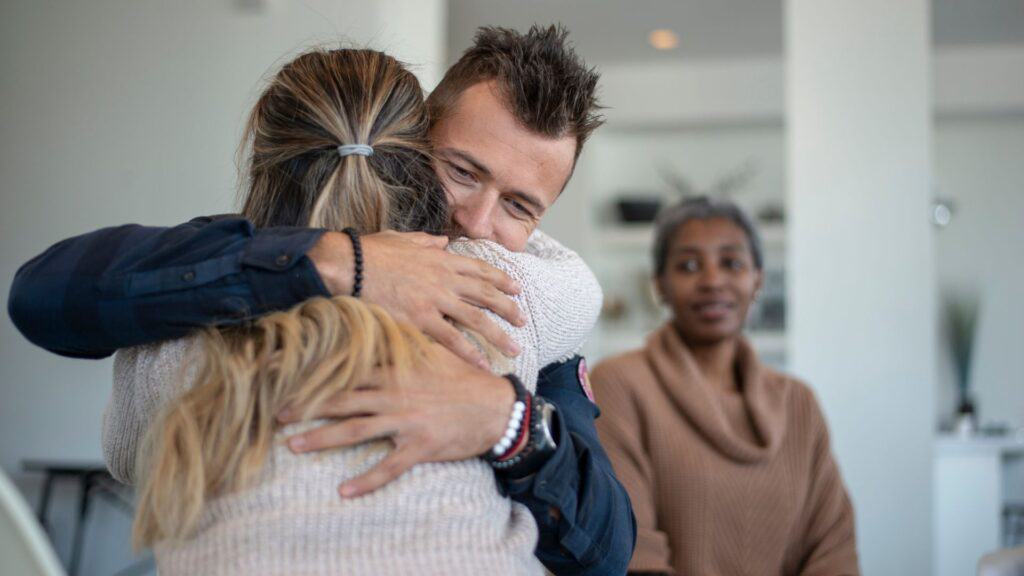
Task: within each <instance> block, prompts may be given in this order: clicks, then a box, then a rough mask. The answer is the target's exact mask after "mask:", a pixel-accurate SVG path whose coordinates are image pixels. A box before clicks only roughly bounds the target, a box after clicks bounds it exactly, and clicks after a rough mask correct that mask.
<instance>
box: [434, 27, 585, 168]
mask: <svg viewBox="0 0 1024 576" xmlns="http://www.w3.org/2000/svg"><path fill="white" fill-rule="evenodd" d="M568 36H569V31H568V30H566V29H565V27H564V26H562V25H551V26H547V27H543V26H538V25H534V26H532V27H531V28H530V29H529V31H527V32H526V33H525V34H524V33H520V32H517V31H516V30H511V29H509V28H498V27H491V26H485V27H481V28H479V29H478V30H477V33H476V37H475V38H474V41H473V46H472V47H470V48H469V49H468V50H466V51H465V52H464V53H463V54H462V57H461V58H459V61H458V62H456V63H455V65H453V66H452V67H451V68H449V69H448V72H447V73H446V74H445V75H444V78H443V79H442V80H441V82H440V83H439V84H438V85H437V88H436V89H435V90H434V92H433V93H431V95H430V97H429V98H428V99H427V105H428V106H429V108H430V115H431V120H432V121H433V122H437V121H438V120H440V119H443V118H444V117H445V116H446V115H447V114H448V113H449V112H450V111H451V109H452V107H453V106H454V105H455V103H456V102H457V101H458V99H459V96H461V95H462V93H463V92H464V91H465V90H466V89H467V88H469V87H470V86H473V85H476V84H478V83H480V82H487V81H492V80H493V81H495V82H496V83H497V85H498V86H499V87H500V89H501V91H502V95H503V96H504V97H505V104H506V106H507V107H508V109H509V111H510V112H511V113H512V114H513V115H514V116H515V117H516V119H517V120H518V121H519V122H520V123H521V124H522V125H523V126H525V127H526V128H527V129H529V130H532V131H533V132H536V133H538V134H542V135H544V136H548V137H551V138H561V137H564V136H575V137H576V157H577V158H578V157H579V154H580V151H581V150H582V149H583V143H584V142H586V140H587V138H588V137H589V136H590V134H591V133H593V131H594V130H595V129H596V128H597V127H598V126H600V125H601V124H603V123H604V118H603V117H602V116H601V115H600V110H601V108H602V107H601V105H600V104H599V103H598V101H597V81H598V78H599V75H598V73H597V72H596V71H595V70H594V69H593V68H588V67H587V66H586V64H585V63H584V62H583V60H582V59H581V58H580V57H579V56H578V55H577V54H576V51H575V50H574V49H573V47H572V45H571V44H570V43H569V41H568Z"/></svg>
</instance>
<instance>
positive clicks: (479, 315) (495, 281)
mask: <svg viewBox="0 0 1024 576" xmlns="http://www.w3.org/2000/svg"><path fill="white" fill-rule="evenodd" d="M361 241H362V246H363V262H364V271H363V289H362V298H363V299H364V300H365V301H367V302H370V303H372V304H377V305H379V306H381V307H382V308H384V309H385V310H387V311H388V312H390V313H391V315H392V316H394V317H395V319H397V320H399V321H404V322H409V323H410V324H412V325H414V326H416V327H417V328H419V329H420V330H422V331H423V332H424V333H425V334H427V335H428V336H430V337H431V338H433V339H434V340H436V341H437V342H439V343H440V344H442V345H443V346H445V347H446V348H448V349H449V350H451V351H452V352H454V353H455V354H457V355H458V356H459V357H461V358H463V359H465V360H466V361H467V362H471V363H473V364H476V365H478V366H481V367H485V366H486V360H485V358H484V356H483V354H482V353H481V352H480V351H479V350H477V348H476V347H475V346H473V344H471V343H470V342H469V340H467V339H466V338H465V336H463V335H462V334H461V333H460V332H459V330H458V329H457V328H456V327H455V326H453V325H452V323H451V322H450V321H449V319H450V320H454V321H455V322H457V323H458V324H459V325H460V326H461V327H463V328H467V329H469V330H472V331H473V332H476V333H478V334H480V335H481V336H483V337H484V339H486V340H487V341H488V342H490V343H491V344H492V345H494V346H495V347H497V348H498V349H499V350H501V351H503V352H504V353H505V354H506V355H509V356H515V355H517V354H518V353H519V350H518V349H517V347H516V345H515V343H514V342H513V341H512V339H511V338H509V336H508V335H507V334H505V332H504V331H502V330H501V328H499V327H498V325H497V324H495V323H494V322H493V321H492V320H491V319H490V318H488V317H487V315H486V314H485V313H484V311H483V309H488V310H491V311H493V312H494V313H495V314H497V315H498V316H500V317H502V318H504V319H505V320H507V321H508V322H510V323H512V324H514V325H517V326H521V325H523V322H524V319H523V318H522V315H521V313H520V311H519V309H518V307H517V306H516V305H515V303H514V302H513V301H512V299H511V298H509V295H513V294H517V293H518V292H519V287H518V286H517V285H516V283H515V282H514V281H513V280H512V279H511V278H510V277H509V276H508V275H506V274H505V273H504V272H502V271H501V270H498V269H497V268H494V267H493V266H490V265H489V264H487V263H485V262H481V261H479V260H474V259H472V258H466V257H464V256H458V255H455V254H450V253H448V252H445V250H444V249H445V247H447V245H448V239H447V238H445V237H443V236H431V235H429V234H424V233H422V232H391V231H389V232H380V233H377V234H369V235H366V236H363V237H362V238H361ZM309 257H310V259H312V260H313V263H314V265H315V266H316V268H317V271H318V272H319V273H320V276H321V278H322V279H323V281H324V284H325V286H326V287H327V289H328V290H329V291H330V292H331V294H334V295H344V294H350V293H351V292H352V281H353V280H352V279H353V275H354V264H353V261H354V260H353V252H352V244H351V241H350V240H349V238H348V236H346V235H345V234H343V233H339V232H328V233H326V234H324V236H323V237H322V238H321V239H320V241H319V242H317V244H316V245H314V246H313V249H312V250H310V251H309Z"/></svg>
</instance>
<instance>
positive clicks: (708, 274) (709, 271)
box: [700, 266, 725, 288]
mask: <svg viewBox="0 0 1024 576" xmlns="http://www.w3.org/2000/svg"><path fill="white" fill-rule="evenodd" d="M724 279H725V274H723V273H722V270H720V269H719V268H718V266H707V267H705V268H704V270H703V271H701V275H700V285H701V286H703V287H707V288H718V287H720V286H721V285H722V282H723V281H724Z"/></svg>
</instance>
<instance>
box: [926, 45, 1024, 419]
mask: <svg viewBox="0 0 1024 576" xmlns="http://www.w3.org/2000/svg"><path fill="white" fill-rule="evenodd" d="M1008 76H1013V75H1012V74H1008ZM1015 76H1016V77H1017V78H1024V64H1022V65H1021V67H1020V72H1019V73H1018V74H1016V75H1015ZM1022 159H1024V114H1010V115H1007V114H1002V115H995V116H991V117H972V116H965V117H962V118H946V119H942V120H940V121H939V122H938V123H937V126H936V132H935V172H936V185H937V187H938V190H939V192H940V193H941V194H942V195H943V196H944V197H947V198H949V199H951V200H952V201H953V202H954V203H955V214H954V217H953V221H952V223H951V224H950V225H949V226H948V227H947V228H945V229H943V230H941V231H940V232H938V234H937V235H936V242H937V255H938V263H937V269H938V275H939V286H940V290H941V292H942V293H943V294H955V295H960V296H961V297H964V296H966V297H976V298H979V299H980V305H981V310H980V318H979V324H978V327H977V329H978V334H977V343H976V345H975V346H976V348H975V350H976V355H975V358H974V362H973V369H972V372H971V375H970V380H971V388H972V392H973V394H975V400H976V402H977V407H978V409H979V414H980V416H981V419H982V422H1004V423H1007V424H1010V425H1011V426H1024V376H1022V375H1021V372H1020V353H1021V343H1022V342H1024V335H1022V334H1024V300H1022V299H1021V296H1022V295H1024V162H1022ZM942 358H943V362H942V366H941V368H942V370H940V373H939V376H940V377H939V386H938V397H937V398H938V402H937V410H938V415H939V417H948V416H949V415H950V414H951V413H952V411H953V409H954V403H955V398H954V390H955V380H954V373H953V368H952V362H951V361H950V357H949V355H948V354H943V356H942Z"/></svg>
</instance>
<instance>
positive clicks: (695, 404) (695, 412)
mask: <svg viewBox="0 0 1024 576" xmlns="http://www.w3.org/2000/svg"><path fill="white" fill-rule="evenodd" d="M644 353H645V355H646V357H647V360H648V362H650V364H651V367H652V369H653V371H654V374H655V376H656V377H657V378H658V381H659V384H660V385H661V386H662V388H664V389H665V391H666V392H667V393H668V395H669V397H671V398H672V399H673V401H674V402H675V404H676V405H677V407H678V408H679V411H680V412H681V413H682V414H683V415H684V416H685V417H686V419H687V420H688V421H689V422H690V423H691V424H692V425H693V427H694V429H696V430H697V431H698V432H699V433H700V434H701V435H702V436H704V438H706V439H707V441H708V442H709V443H710V444H711V445H712V446H713V447H714V448H715V449H716V450H718V451H719V452H720V453H721V454H722V455H723V456H726V457H727V458H730V459H732V460H736V461H739V462H759V461H763V460H766V459H768V458H771V457H772V456H773V455H774V454H775V452H776V451H777V450H778V448H779V445H780V444H781V443H782V438H783V436H784V435H785V432H786V430H785V422H786V400H787V399H786V396H787V395H788V392H789V387H788V386H784V385H782V384H783V382H782V378H781V377H780V376H779V375H778V374H776V373H775V372H773V371H772V370H770V369H769V368H767V367H766V366H764V365H762V364H761V362H760V361H759V360H758V358H757V354H756V353H755V352H754V350H753V348H752V347H751V346H750V343H749V342H747V341H746V339H741V340H740V342H739V346H738V347H737V355H736V362H737V370H736V374H737V376H738V378H739V385H740V390H739V392H740V394H741V395H742V396H743V403H744V405H745V406H746V409H747V413H748V414H749V415H750V422H751V426H752V427H753V429H754V434H755V436H756V437H757V438H758V439H759V442H757V443H751V442H750V441H749V440H748V439H746V438H744V437H743V436H742V435H741V434H739V433H738V432H736V431H734V430H733V429H732V427H731V426H730V424H729V421H728V419H727V418H726V415H725V413H724V412H723V410H722V407H721V403H720V402H719V401H718V399H717V398H716V397H715V396H716V395H717V394H720V393H721V392H719V391H718V390H717V389H716V385H715V384H713V383H711V382H707V381H706V380H705V378H704V376H703V374H701V371H700V367H699V366H698V365H697V361H696V359H695V358H694V356H693V354H692V352H691V351H690V349H689V348H688V347H687V346H686V344H684V343H683V341H682V339H681V338H680V337H679V334H678V332H676V329H675V327H673V326H672V323H671V322H669V323H667V324H665V325H663V326H662V327H661V328H659V329H657V330H655V331H654V332H653V333H652V334H651V335H650V336H648V338H647V344H646V346H645V349H644Z"/></svg>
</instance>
